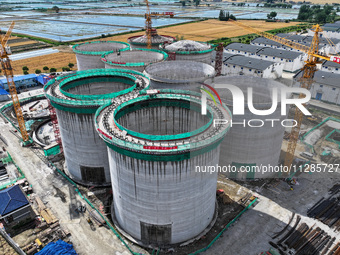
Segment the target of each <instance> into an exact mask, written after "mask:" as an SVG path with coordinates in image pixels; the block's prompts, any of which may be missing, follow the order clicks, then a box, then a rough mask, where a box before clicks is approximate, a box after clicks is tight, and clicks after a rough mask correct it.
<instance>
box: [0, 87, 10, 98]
mask: <svg viewBox="0 0 340 255" xmlns="http://www.w3.org/2000/svg"><path fill="white" fill-rule="evenodd" d="M1 95H9V93H8V92H7V91H6V90H4V89H3V88H1V87H0V96H1Z"/></svg>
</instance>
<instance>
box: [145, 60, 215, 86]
mask: <svg viewBox="0 0 340 255" xmlns="http://www.w3.org/2000/svg"><path fill="white" fill-rule="evenodd" d="M144 73H145V74H146V75H147V76H149V77H150V79H152V80H156V81H160V82H167V83H188V82H197V81H204V80H205V79H208V78H211V77H214V76H215V69H214V68H213V67H212V66H211V65H208V64H205V63H201V62H195V61H184V60H183V61H166V62H160V63H155V64H152V65H149V66H147V67H146V68H145V71H144Z"/></svg>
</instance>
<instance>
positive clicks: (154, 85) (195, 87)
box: [150, 80, 201, 92]
mask: <svg viewBox="0 0 340 255" xmlns="http://www.w3.org/2000/svg"><path fill="white" fill-rule="evenodd" d="M200 86H201V84H200V83H198V82H191V83H185V82H183V83H171V82H170V81H169V82H159V81H155V80H150V89H185V90H190V91H195V92H200Z"/></svg>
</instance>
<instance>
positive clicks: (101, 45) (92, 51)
mask: <svg viewBox="0 0 340 255" xmlns="http://www.w3.org/2000/svg"><path fill="white" fill-rule="evenodd" d="M129 48H130V44H128V43H126V42H118V41H93V42H85V43H80V44H76V45H74V46H73V47H72V49H73V52H74V53H78V54H84V55H99V56H100V55H103V54H104V53H106V52H108V51H118V50H122V49H129Z"/></svg>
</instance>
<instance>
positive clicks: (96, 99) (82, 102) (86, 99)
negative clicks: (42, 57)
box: [44, 69, 149, 108]
mask: <svg viewBox="0 0 340 255" xmlns="http://www.w3.org/2000/svg"><path fill="white" fill-rule="evenodd" d="M103 76H107V77H117V78H119V77H123V78H125V81H118V82H124V83H126V82H127V84H128V85H130V87H129V88H127V89H125V90H121V91H118V92H113V93H109V94H105V95H104V96H103V95H74V94H71V93H68V92H67V87H66V88H62V87H63V85H66V84H68V83H69V82H70V85H71V83H72V81H76V80H79V81H82V80H83V79H84V78H85V79H87V78H95V77H98V78H99V77H103ZM136 78H138V81H136ZM137 83H140V84H142V86H143V87H144V88H147V87H148V86H149V78H148V77H146V76H145V75H143V74H142V73H140V72H137V71H133V70H127V69H91V70H83V71H77V72H76V73H72V74H68V75H64V76H59V77H57V78H55V79H51V80H50V81H49V82H48V83H47V84H46V85H45V86H44V92H45V95H46V97H47V98H48V99H49V100H50V101H51V102H53V103H56V104H58V105H63V106H67V107H70V108H76V107H94V106H99V105H103V104H106V103H108V102H111V100H112V97H115V96H120V95H124V94H126V93H129V92H132V91H133V90H135V89H136V87H137ZM65 92H66V93H65Z"/></svg>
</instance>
